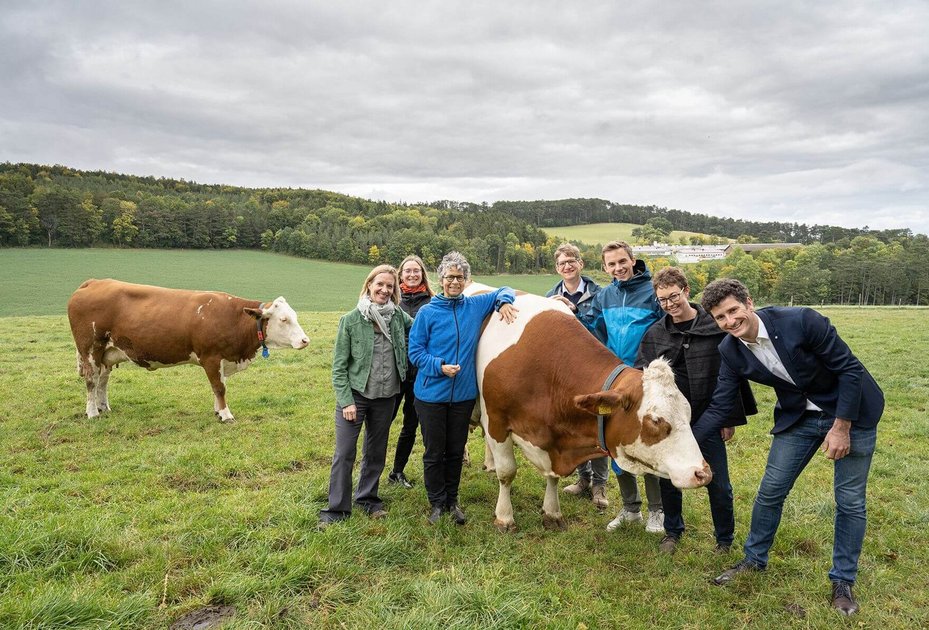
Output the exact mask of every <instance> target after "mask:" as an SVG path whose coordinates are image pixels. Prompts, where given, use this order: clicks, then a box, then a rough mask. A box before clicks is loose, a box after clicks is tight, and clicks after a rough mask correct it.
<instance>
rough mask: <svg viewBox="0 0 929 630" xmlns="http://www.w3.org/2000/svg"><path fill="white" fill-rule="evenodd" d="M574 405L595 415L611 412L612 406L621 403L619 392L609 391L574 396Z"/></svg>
mask: <svg viewBox="0 0 929 630" xmlns="http://www.w3.org/2000/svg"><path fill="white" fill-rule="evenodd" d="M574 405H575V406H576V407H577V408H578V409H581V410H582V411H586V412H587V413H589V414H591V415H594V416H596V415H597V414H603V415H607V414H610V413H613V407H617V406H619V405H622V401H621V396H620V395H619V394H617V393H616V392H613V391H609V392H597V393H596V394H581V395H580V396H575V397H574Z"/></svg>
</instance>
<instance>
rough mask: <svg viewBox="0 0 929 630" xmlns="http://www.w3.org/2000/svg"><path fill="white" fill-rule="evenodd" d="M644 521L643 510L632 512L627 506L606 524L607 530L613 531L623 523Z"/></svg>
mask: <svg viewBox="0 0 929 630" xmlns="http://www.w3.org/2000/svg"><path fill="white" fill-rule="evenodd" d="M640 522H642V513H641V512H630V511H628V510H627V509H626V508H623V509H622V510H620V511H619V514H617V515H616V518H614V519H613V520H612V521H610V522H609V523H607V524H606V531H608V532H612V531H614V530H615V529H617V528H618V527H620V526H621V525H624V524H626V523H640Z"/></svg>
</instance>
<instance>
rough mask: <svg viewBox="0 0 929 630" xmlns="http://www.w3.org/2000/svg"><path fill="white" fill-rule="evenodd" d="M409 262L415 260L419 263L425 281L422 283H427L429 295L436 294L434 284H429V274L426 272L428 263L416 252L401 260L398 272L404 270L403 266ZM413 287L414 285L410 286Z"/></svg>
mask: <svg viewBox="0 0 929 630" xmlns="http://www.w3.org/2000/svg"><path fill="white" fill-rule="evenodd" d="M408 262H415V263H416V264H417V265H419V268H420V270H422V272H423V282H422V284H425V285H426V291H427V292H428V293H429V295H435V291H433V290H432V286H431V285H430V284H429V274H428V273H426V264H425V263H424V262H423V259H422V258H420V257H419V256H417V255H416V254H410V255H409V256H407V257H406V258H404V259H403V260H402V261H401V262H400V266H399V267H397V273H402V272H403V266H404V265H405V264H407V263H408ZM410 288H411V289H412V288H413V287H410Z"/></svg>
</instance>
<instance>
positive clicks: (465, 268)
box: [436, 252, 471, 282]
mask: <svg viewBox="0 0 929 630" xmlns="http://www.w3.org/2000/svg"><path fill="white" fill-rule="evenodd" d="M451 267H458V268H459V269H461V275H463V276H464V281H465V282H467V281H468V280H470V279H471V265H470V264H468V259H467V258H465V257H464V256H462V255H461V253H460V252H448V253H447V254H445V256H443V257H442V262H440V263H439V268H438V269H437V270H436V272H437V273H438V274H439V280H441V279H442V278H444V277H445V272H446V271H448V270H449V268H451Z"/></svg>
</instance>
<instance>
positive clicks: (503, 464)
mask: <svg viewBox="0 0 929 630" xmlns="http://www.w3.org/2000/svg"><path fill="white" fill-rule="evenodd" d="M484 439H485V440H486V441H487V444H489V445H490V447H491V449H493V454H494V461H496V463H497V471H496V472H497V480H498V481H499V482H500V491H499V494H498V495H497V508H496V509H495V510H494V527H496V528H497V529H498V530H499V531H501V532H513V531H516V520H515V519H514V518H513V503H512V501H511V500H510V487H511V486H512V485H513V479H515V478H516V457H515V456H514V455H513V438H512V437H509V436H507V438H506V440H505V441H503V442H502V443H498V442H496V441H495V440H494V439H493V438H492V437H490V435H485V436H484Z"/></svg>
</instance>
